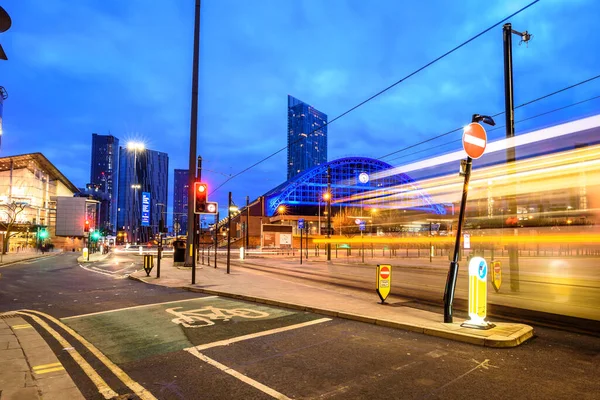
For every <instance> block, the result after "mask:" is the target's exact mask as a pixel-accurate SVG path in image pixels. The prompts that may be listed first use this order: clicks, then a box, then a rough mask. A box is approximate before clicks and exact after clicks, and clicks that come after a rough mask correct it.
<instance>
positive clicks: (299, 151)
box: [287, 95, 327, 180]
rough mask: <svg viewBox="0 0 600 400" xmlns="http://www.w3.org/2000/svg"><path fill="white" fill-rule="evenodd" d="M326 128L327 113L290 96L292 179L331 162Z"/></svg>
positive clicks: (290, 170)
mask: <svg viewBox="0 0 600 400" xmlns="http://www.w3.org/2000/svg"><path fill="white" fill-rule="evenodd" d="M326 125H327V115H326V114H324V113H322V112H321V111H319V110H317V109H316V108H314V107H312V106H310V105H308V104H306V103H304V102H302V101H300V100H298V99H296V98H295V97H292V96H290V95H288V137H287V143H288V147H287V151H288V153H287V154H288V157H287V159H288V165H287V179H288V180H290V179H292V178H293V177H294V176H296V175H298V174H299V173H301V172H302V171H305V170H307V169H309V168H312V167H314V166H316V165H320V164H323V163H326V162H327V126H326Z"/></svg>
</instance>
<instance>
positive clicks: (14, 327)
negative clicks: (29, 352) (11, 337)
mask: <svg viewBox="0 0 600 400" xmlns="http://www.w3.org/2000/svg"><path fill="white" fill-rule="evenodd" d="M11 328H13V330H14V329H27V328H33V326H31V325H29V324H20V325H13V326H11Z"/></svg>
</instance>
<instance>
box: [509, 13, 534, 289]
mask: <svg viewBox="0 0 600 400" xmlns="http://www.w3.org/2000/svg"><path fill="white" fill-rule="evenodd" d="M513 34H515V35H518V36H520V37H521V42H525V43H529V41H530V40H531V36H532V35H531V34H530V33H529V32H527V31H525V32H519V31H515V30H514V29H512V24H510V23H507V24H504V26H503V27H502V39H503V43H504V107H505V110H504V112H505V117H506V138H507V139H508V138H512V137H514V136H515V104H514V98H513V94H514V93H513V70H512V35H513ZM515 160H516V157H515V148H514V146H507V148H506V163H507V164H511V163H514V161H515ZM508 207H509V208H512V209H513V210H514V211H515V216H517V212H518V207H517V197H516V194H515V195H514V196H509V201H508ZM508 260H509V261H508V264H509V268H510V289H511V291H513V292H518V291H519V252H518V247H517V246H515V245H514V244H511V245H509V247H508Z"/></svg>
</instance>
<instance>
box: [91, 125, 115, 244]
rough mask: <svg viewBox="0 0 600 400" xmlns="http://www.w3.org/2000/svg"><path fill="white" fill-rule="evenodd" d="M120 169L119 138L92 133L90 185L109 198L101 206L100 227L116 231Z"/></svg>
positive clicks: (112, 231)
mask: <svg viewBox="0 0 600 400" xmlns="http://www.w3.org/2000/svg"><path fill="white" fill-rule="evenodd" d="M118 170H119V139H117V138H116V137H114V136H112V135H98V134H97V133H92V163H91V168H90V185H89V186H90V187H94V188H96V191H97V192H100V193H106V194H107V197H108V200H107V201H106V204H102V205H101V207H100V213H99V216H98V219H99V221H98V223H99V228H104V229H106V230H107V231H109V232H111V233H114V232H115V227H116V224H117V177H118Z"/></svg>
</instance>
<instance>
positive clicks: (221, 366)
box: [186, 347, 291, 400]
mask: <svg viewBox="0 0 600 400" xmlns="http://www.w3.org/2000/svg"><path fill="white" fill-rule="evenodd" d="M186 351H187V352H188V353H190V354H191V355H193V356H194V357H197V358H199V359H200V360H202V361H204V362H205V363H207V364H210V365H212V366H213V367H217V368H218V369H220V370H221V371H223V372H225V373H226V374H229V375H231V376H233V377H235V378H237V379H239V380H240V381H242V382H244V383H247V384H248V385H250V386H252V387H253V388H256V389H258V390H260V391H261V392H263V393H265V394H268V395H269V396H271V397H273V398H275V399H280V400H291V399H290V398H289V397H287V396H286V395H284V394H282V393H279V392H278V391H276V390H275V389H271V388H270V387H268V386H265V385H263V384H262V383H260V382H257V381H255V380H254V379H252V378H249V377H247V376H246V375H244V374H241V373H239V372H237V371H236V370H233V369H231V368H229V367H228V366H226V365H224V364H221V363H220V362H218V361H216V360H213V359H212V358H209V357H207V356H205V355H204V354H202V353H200V352H199V351H198V350H196V349H195V348H193V347H192V348H190V349H186Z"/></svg>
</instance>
